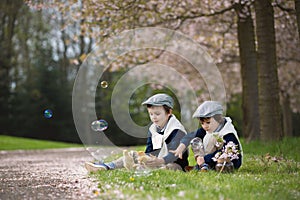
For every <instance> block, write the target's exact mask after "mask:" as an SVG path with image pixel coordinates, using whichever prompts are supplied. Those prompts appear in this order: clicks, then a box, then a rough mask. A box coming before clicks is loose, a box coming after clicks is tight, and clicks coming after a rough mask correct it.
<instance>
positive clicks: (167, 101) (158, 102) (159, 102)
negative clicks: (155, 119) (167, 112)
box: [142, 93, 174, 108]
mask: <svg viewBox="0 0 300 200" xmlns="http://www.w3.org/2000/svg"><path fill="white" fill-rule="evenodd" d="M142 105H153V106H163V105H166V106H168V107H170V108H173V106H174V101H173V99H172V97H170V96H169V95H167V94H163V93H161V94H155V95H153V96H151V97H149V98H148V99H147V100H146V101H144V102H143V103H142Z"/></svg>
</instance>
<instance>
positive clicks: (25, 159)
mask: <svg viewBox="0 0 300 200" xmlns="http://www.w3.org/2000/svg"><path fill="white" fill-rule="evenodd" d="M111 150H112V149H110V148H103V149H100V150H99V151H101V152H102V153H103V155H110V152H111ZM91 160H93V157H92V156H91V155H90V154H89V152H88V151H86V150H85V149H84V148H71V149H53V150H30V151H0V199H1V200H6V199H12V200H18V199H22V200H23V199H43V200H46V199H51V200H52V199H85V200H86V199H95V198H96V196H95V194H94V193H93V190H95V189H97V182H96V181H95V180H93V179H92V178H90V177H89V176H88V173H87V171H86V169H85V168H84V162H85V161H91Z"/></svg>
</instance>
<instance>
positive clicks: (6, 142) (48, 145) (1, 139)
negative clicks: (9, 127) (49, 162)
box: [0, 135, 82, 150]
mask: <svg viewBox="0 0 300 200" xmlns="http://www.w3.org/2000/svg"><path fill="white" fill-rule="evenodd" d="M68 147H82V145H79V144H71V143H64V142H53V141H45V140H35V139H28V138H21V137H11V136H5V135H0V150H17V149H22V150H26V149H52V148H68Z"/></svg>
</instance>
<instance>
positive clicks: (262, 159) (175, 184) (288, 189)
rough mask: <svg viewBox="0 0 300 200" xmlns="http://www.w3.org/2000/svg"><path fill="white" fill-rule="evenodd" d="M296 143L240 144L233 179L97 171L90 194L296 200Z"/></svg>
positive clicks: (299, 180)
mask: <svg viewBox="0 0 300 200" xmlns="http://www.w3.org/2000/svg"><path fill="white" fill-rule="evenodd" d="M242 143H243V142H242ZM299 143H300V138H288V139H284V140H283V141H281V142H272V143H268V144H265V143H261V142H251V143H250V144H244V143H243V148H244V163H243V166H242V167H241V168H240V169H239V170H238V171H236V172H234V173H231V174H224V173H222V174H218V173H217V172H215V171H209V172H206V173H205V172H202V173H201V172H198V173H197V172H194V171H193V172H189V173H184V172H179V171H175V172H174V171H167V170H154V171H152V172H151V173H150V174H148V175H144V176H137V175H135V174H134V172H131V171H126V170H125V169H121V170H111V171H100V172H97V173H94V174H92V175H93V176H95V177H96V178H97V179H98V180H99V184H98V190H95V191H94V194H95V195H97V196H98V197H99V199H185V200H186V199H211V200H213V199H230V200H233V199H237V200H240V199H247V200H249V199H250V200H251V199H255V200H259V199H263V200H268V199H270V200H271V199H272V200H273V199H278V200H279V199H280V200H281V199H285V200H286V199H300V177H299V169H300V163H299V161H300V157H299V155H298V154H299V152H300V147H299ZM268 154H269V155H270V157H269V156H268ZM190 156H192V155H190ZM190 160H192V162H194V161H193V159H192V158H190ZM191 164H192V163H191Z"/></svg>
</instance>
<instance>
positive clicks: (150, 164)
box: [145, 155, 165, 167]
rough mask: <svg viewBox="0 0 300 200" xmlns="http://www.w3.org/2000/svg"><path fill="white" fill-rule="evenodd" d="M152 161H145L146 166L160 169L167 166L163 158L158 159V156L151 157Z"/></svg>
mask: <svg viewBox="0 0 300 200" xmlns="http://www.w3.org/2000/svg"><path fill="white" fill-rule="evenodd" d="M150 157H151V159H148V160H147V161H145V165H146V166H147V167H158V166H160V165H163V164H165V160H164V159H163V158H157V157H156V156H152V155H150Z"/></svg>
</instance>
